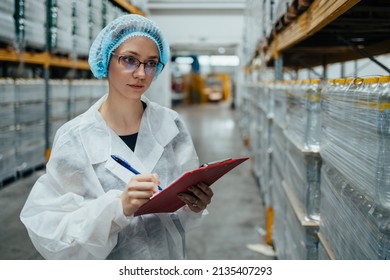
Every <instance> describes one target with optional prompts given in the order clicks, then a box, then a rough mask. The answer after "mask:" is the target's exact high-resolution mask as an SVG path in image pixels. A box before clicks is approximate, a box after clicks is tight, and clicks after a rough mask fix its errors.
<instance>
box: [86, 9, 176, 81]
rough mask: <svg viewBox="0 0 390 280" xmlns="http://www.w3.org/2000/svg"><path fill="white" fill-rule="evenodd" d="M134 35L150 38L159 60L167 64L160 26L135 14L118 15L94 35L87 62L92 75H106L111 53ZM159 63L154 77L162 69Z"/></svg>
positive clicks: (166, 52) (165, 47) (166, 43)
mask: <svg viewBox="0 0 390 280" xmlns="http://www.w3.org/2000/svg"><path fill="white" fill-rule="evenodd" d="M134 36H145V37H147V38H149V39H151V40H152V41H153V42H154V43H155V44H156V45H157V48H158V52H159V55H160V61H161V62H162V63H164V64H167V62H168V59H169V44H168V42H167V41H166V40H165V38H164V36H163V34H162V32H161V30H160V28H159V27H158V26H157V25H156V24H155V23H154V22H153V21H151V20H149V19H147V18H145V17H143V16H140V15H136V14H129V15H124V16H120V17H118V18H117V19H115V20H113V21H112V22H111V23H109V24H108V25H107V26H106V27H105V28H103V30H102V31H100V33H99V34H98V35H97V36H96V39H95V41H94V42H93V43H92V45H91V48H90V50H89V58H88V63H89V66H90V68H91V71H92V73H93V75H94V76H95V77H96V78H98V79H102V78H106V77H107V76H108V63H109V62H110V57H111V53H112V52H113V51H115V50H116V49H117V48H118V47H119V46H120V45H121V44H122V43H123V42H124V41H126V40H127V39H129V38H131V37H134ZM162 68H163V67H162V65H161V64H159V65H158V67H157V69H156V73H155V75H154V79H155V78H157V76H158V75H159V74H160V72H161V71H162Z"/></svg>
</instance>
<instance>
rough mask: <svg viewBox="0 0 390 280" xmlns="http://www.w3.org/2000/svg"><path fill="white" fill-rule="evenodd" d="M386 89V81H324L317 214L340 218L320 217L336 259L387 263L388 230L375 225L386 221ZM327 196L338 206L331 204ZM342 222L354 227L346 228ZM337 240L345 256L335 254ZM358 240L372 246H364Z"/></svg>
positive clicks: (389, 132) (389, 206)
mask: <svg viewBox="0 0 390 280" xmlns="http://www.w3.org/2000/svg"><path fill="white" fill-rule="evenodd" d="M389 85H390V77H380V78H379V77H372V78H365V79H359V78H358V79H340V80H332V81H329V83H328V85H327V86H326V88H325V89H324V91H323V93H322V98H323V106H322V107H323V110H322V115H323V118H322V119H323V125H322V132H323V134H322V138H321V156H322V158H323V160H324V162H325V164H326V166H327V168H326V169H325V168H324V169H323V171H322V173H323V175H324V176H325V175H326V176H327V181H324V182H323V184H322V186H321V189H322V193H323V196H324V198H323V199H322V200H321V213H326V215H328V214H329V213H328V212H331V211H332V209H333V211H336V212H338V213H342V214H343V216H340V220H335V219H334V215H333V216H331V217H332V220H331V221H330V219H329V220H327V219H326V218H325V219H322V217H321V223H322V224H323V227H321V233H322V234H323V235H324V236H325V238H326V239H327V240H328V242H329V243H330V244H331V247H332V248H333V250H335V251H336V257H337V258H352V259H365V258H370V259H371V258H372V259H378V258H379V259H383V258H389V255H388V248H389V243H388V240H389V225H388V224H383V222H379V220H375V219H376V218H378V219H382V217H386V219H387V222H388V221H389V211H390V163H389V159H390V117H389V116H390V110H389V104H390V87H389ZM332 170H334V171H332ZM335 174H336V175H335ZM331 187H333V189H332V188H331ZM329 189H331V190H329ZM334 190H336V191H334ZM337 190H339V191H337ZM331 191H333V192H331ZM324 194H328V195H327V196H325V195H324ZM330 194H334V196H335V197H336V198H337V199H338V200H337V203H339V204H337V203H336V202H333V204H332V202H331V200H332V199H333V198H331V196H330ZM357 194H358V195H357ZM333 200H334V199H333ZM339 201H340V202H339ZM367 201H368V202H367ZM335 205H339V206H338V207H335ZM368 205H370V207H369V206H368ZM365 207H366V208H365ZM357 210H358V211H357ZM327 211H328V212H327ZM386 219H385V220H386ZM345 220H349V221H358V222H355V223H354V224H353V225H351V228H348V227H347V226H345V224H346V222H345ZM329 228H331V229H332V230H328V229H329ZM335 229H337V230H338V231H337V233H336V231H335ZM364 233H366V234H365V235H364ZM362 235H363V236H366V239H361V238H360V236H362ZM371 235H372V236H371ZM370 236H371V237H370ZM370 238H371V239H370ZM340 239H345V241H344V243H348V244H344V245H345V247H346V248H347V249H348V250H346V251H345V253H341V252H338V251H337V250H338V249H337V248H338V247H339V246H340V242H341V241H340ZM379 239H380V240H379ZM362 240H373V241H371V243H368V244H369V245H368V244H362V243H367V242H363V241H362ZM374 243H375V245H372V244H374ZM366 245H367V246H369V247H370V248H364V246H366ZM350 247H351V248H350ZM386 250H387V251H386Z"/></svg>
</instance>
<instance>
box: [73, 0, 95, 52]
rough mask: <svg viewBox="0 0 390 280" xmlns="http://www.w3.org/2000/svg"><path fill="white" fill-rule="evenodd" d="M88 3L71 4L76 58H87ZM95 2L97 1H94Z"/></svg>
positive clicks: (88, 45) (88, 38) (88, 39)
mask: <svg viewBox="0 0 390 280" xmlns="http://www.w3.org/2000/svg"><path fill="white" fill-rule="evenodd" d="M88 2H89V1H74V2H73V19H72V22H73V47H74V52H75V53H76V55H77V56H88V53H89V47H90V45H91V40H90V35H89V32H90V28H89V12H90V5H89V3H88ZM96 2H97V1H96Z"/></svg>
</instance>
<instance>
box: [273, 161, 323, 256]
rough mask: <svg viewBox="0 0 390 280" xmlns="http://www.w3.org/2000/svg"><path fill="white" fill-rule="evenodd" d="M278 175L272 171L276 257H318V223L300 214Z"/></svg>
mask: <svg viewBox="0 0 390 280" xmlns="http://www.w3.org/2000/svg"><path fill="white" fill-rule="evenodd" d="M273 168H274V170H277V168H275V166H274V167H273ZM278 175H280V174H277V172H275V174H274V173H273V176H274V189H273V206H274V214H275V219H274V226H273V229H272V235H273V240H274V245H275V248H276V251H277V255H278V259H292V260H315V259H317V258H318V242H319V241H318V236H317V233H318V228H319V226H318V223H317V222H315V221H312V220H308V219H307V218H306V217H305V216H304V213H303V212H302V211H301V208H300V207H299V205H298V204H297V200H296V198H295V197H294V195H293V192H291V190H289V187H288V185H286V184H285V182H283V181H282V182H280V181H281V180H280V179H278Z"/></svg>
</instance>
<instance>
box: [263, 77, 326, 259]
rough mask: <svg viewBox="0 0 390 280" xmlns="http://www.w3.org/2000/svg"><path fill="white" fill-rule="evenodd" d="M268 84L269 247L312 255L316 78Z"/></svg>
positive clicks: (316, 193) (317, 160)
mask: <svg viewBox="0 0 390 280" xmlns="http://www.w3.org/2000/svg"><path fill="white" fill-rule="evenodd" d="M270 89H271V91H272V93H273V105H274V106H273V109H274V118H273V124H272V136H271V148H272V164H271V177H272V195H273V197H272V206H273V209H274V224H273V229H272V236H273V241H274V245H275V249H276V251H277V254H278V258H280V259H316V258H317V254H318V237H317V231H318V220H319V203H320V170H321V157H320V155H319V153H318V150H319V137H320V133H319V131H320V130H318V129H316V128H315V127H314V125H315V124H318V123H319V122H320V113H321V112H320V102H319V101H320V97H319V96H320V88H319V81H317V80H312V81H304V82H303V81H291V82H278V83H276V84H271V85H270ZM309 139H310V140H309ZM312 139H316V141H313V140H312Z"/></svg>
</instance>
